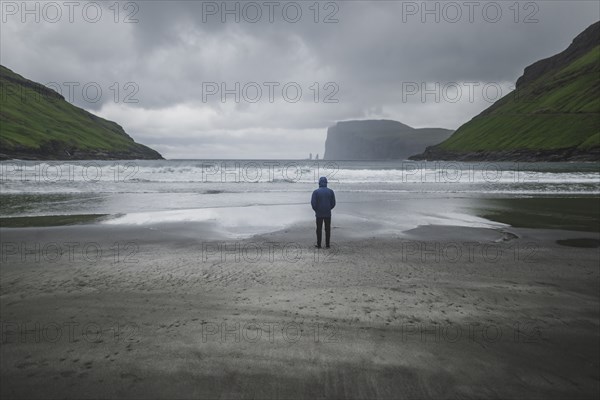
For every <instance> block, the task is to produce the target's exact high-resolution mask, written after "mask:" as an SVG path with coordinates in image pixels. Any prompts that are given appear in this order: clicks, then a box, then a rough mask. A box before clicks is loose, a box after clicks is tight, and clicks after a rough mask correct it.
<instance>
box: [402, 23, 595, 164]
mask: <svg viewBox="0 0 600 400" xmlns="http://www.w3.org/2000/svg"><path fill="white" fill-rule="evenodd" d="M598 45H600V21H599V22H596V23H594V24H592V25H591V26H589V27H588V28H587V29H585V30H584V31H583V32H582V33H580V34H579V35H578V36H577V37H575V39H573V41H572V43H571V44H570V45H569V47H568V48H567V49H565V50H564V51H562V52H560V53H558V54H556V55H554V56H552V57H549V58H546V59H543V60H540V61H537V62H535V63H533V64H531V65H530V66H528V67H526V68H525V71H524V73H523V75H522V76H521V77H520V78H519V79H518V80H517V83H516V89H517V90H516V91H515V92H514V93H512V94H510V95H509V96H512V99H509V98H508V96H506V97H504V98H503V99H501V100H499V101H497V102H496V103H494V104H493V105H492V106H490V107H489V108H487V109H486V110H484V111H483V112H481V113H480V114H479V115H478V116H476V117H474V118H473V119H472V120H471V121H470V122H467V123H466V124H464V125H463V126H461V127H460V128H459V129H458V130H457V131H456V134H455V136H453V137H452V139H456V141H455V142H454V143H451V144H450V145H448V142H450V141H448V142H445V143H440V144H439V145H436V146H431V147H428V148H427V149H426V150H425V151H424V152H423V153H422V154H418V155H414V156H412V157H410V159H412V160H453V161H523V162H539V161H557V162H558V161H596V162H597V161H600V141H599V140H597V139H596V140H593V139H594V138H598V136H597V135H598V133H600V131H599V130H598V127H600V116H599V115H598V110H597V111H592V112H588V111H586V112H582V111H579V110H575V111H569V110H568V109H567V110H566V111H564V110H563V111H561V112H562V113H564V114H565V115H578V116H579V118H583V117H585V116H586V113H587V115H592V118H596V121H598V122H597V124H596V125H595V126H594V127H592V129H590V132H589V134H590V135H595V136H590V140H587V142H588V143H585V142H586V138H584V139H583V140H582V142H581V143H580V145H579V146H572V145H569V146H570V147H569V146H562V147H559V146H556V148H551V149H547V148H546V149H535V148H531V146H522V147H521V148H514V149H505V148H498V149H497V150H485V151H484V150H480V151H471V149H469V147H468V145H469V144H470V143H467V145H466V146H464V147H463V148H464V150H462V149H461V148H460V147H459V146H458V145H457V144H456V142H457V141H458V140H460V139H461V138H466V137H467V135H465V131H467V130H468V128H469V127H470V126H474V125H473V123H474V121H481V118H486V117H489V116H492V115H496V116H497V115H508V116H510V117H511V118H514V121H523V122H527V119H528V118H529V117H539V116H543V115H544V114H546V115H548V116H553V115H555V114H556V113H555V112H554V111H553V110H552V109H551V108H544V104H543V103H542V102H540V104H539V107H540V108H539V109H537V110H534V111H531V113H530V114H526V113H523V114H518V113H512V114H511V113H510V112H504V111H503V110H506V109H507V106H508V107H510V106H511V101H512V104H514V103H515V102H518V101H519V96H520V95H521V94H525V95H526V96H529V97H530V99H527V98H526V97H524V100H523V103H524V104H526V103H527V102H528V100H531V103H532V104H535V102H536V101H537V100H536V99H537V98H538V97H542V96H543V95H546V96H547V97H545V98H544V97H542V98H543V99H547V98H548V97H549V96H551V95H552V96H556V97H558V94H557V93H559V92H558V91H559V90H560V89H561V88H564V87H565V86H566V85H568V84H572V83H573V81H575V80H576V79H578V77H579V76H583V74H590V73H591V74H593V73H596V76H597V77H598V76H600V75H598V65H599V64H598V63H596V64H593V65H590V66H586V67H585V68H582V69H580V70H577V69H575V72H573V71H571V72H570V73H569V74H568V75H567V76H562V77H561V78H560V79H556V80H552V79H549V77H550V78H552V77H553V74H558V73H561V71H564V69H565V68H569V67H572V66H573V65H574V64H576V63H575V61H577V60H579V59H580V58H581V57H583V56H585V55H587V54H590V52H591V51H593V50H594V49H595V48H596V47H597V46H598ZM598 84H599V81H598V79H595V80H592V81H591V82H590V83H587V84H586V85H585V86H586V88H589V89H590V90H589V92H587V91H585V90H579V91H578V93H584V94H585V95H586V96H587V97H586V98H582V99H580V103H583V102H590V104H593V103H592V102H594V101H595V100H596V99H597V93H598V89H599V88H600V86H598ZM519 90H520V91H519ZM588 93H590V94H588ZM562 96H563V97H562V98H560V101H561V102H564V103H565V104H568V103H569V101H571V102H573V100H572V99H570V98H565V97H567V96H568V94H566V95H564V94H562ZM503 112H504V114H502V113H503ZM594 114H595V117H594ZM542 122H543V121H542ZM540 125H541V124H540ZM541 129H543V128H541ZM468 133H469V134H471V133H472V132H468ZM479 133H481V132H479ZM509 133H512V132H507V131H505V130H503V129H502V128H498V130H497V131H496V132H494V135H497V136H498V137H500V138H504V137H505V136H507V134H509ZM527 134H529V133H528V132H524V133H523V136H525V135H527ZM461 135H463V136H461ZM469 137H470V138H472V137H473V135H471V136H469ZM548 140H549V141H551V140H552V137H550V136H549V137H548ZM464 142H465V141H464V140H463V142H462V143H461V144H463V143H464ZM589 142H592V143H589ZM450 146H453V148H452V149H449V148H448V147H450ZM515 147H516V146H515Z"/></svg>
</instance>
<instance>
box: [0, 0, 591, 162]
mask: <svg viewBox="0 0 600 400" xmlns="http://www.w3.org/2000/svg"><path fill="white" fill-rule="evenodd" d="M247 3H249V4H247ZM98 4H101V6H100V7H98ZM223 4H225V3H223V2H222V1H218V2H200V1H198V2H194V1H184V2H172V1H132V2H121V3H119V4H118V7H117V6H115V1H113V0H111V1H108V2H95V3H94V2H92V3H91V4H88V2H85V1H76V2H73V3H68V4H67V3H65V2H62V1H58V2H30V3H28V4H27V6H26V7H23V5H22V2H21V1H18V2H13V1H2V4H1V6H2V7H1V9H2V21H1V28H0V62H1V63H2V65H4V66H6V67H8V68H10V69H12V70H14V71H15V72H17V73H19V74H21V75H23V76H24V77H26V78H29V79H32V80H34V81H37V82H40V83H43V84H46V85H48V86H50V87H53V88H54V89H57V90H60V91H61V92H62V94H63V96H65V98H67V99H68V100H69V101H71V102H72V103H74V104H76V105H77V106H80V107H83V108H85V109H87V110H89V111H91V112H93V113H95V114H98V115H100V116H102V117H104V118H107V119H110V120H114V121H116V122H118V123H119V124H120V125H122V126H123V127H124V128H125V130H126V132H127V133H128V134H130V135H131V136H132V137H133V138H134V139H135V140H136V141H138V142H141V143H144V144H146V145H149V146H151V147H153V148H154V149H156V150H158V151H159V152H160V153H162V154H163V155H164V156H165V157H166V158H305V157H307V155H308V153H309V152H312V153H321V154H322V153H323V152H324V143H325V137H326V130H327V127H328V126H330V125H332V124H334V123H335V122H336V121H340V120H349V119H371V118H372V119H380V118H386V119H394V120H398V121H401V122H403V123H405V124H408V125H411V126H414V127H443V128H450V129H456V128H458V127H459V126H460V125H461V124H463V123H464V122H466V121H468V120H469V119H471V118H472V117H474V116H475V115H477V114H478V113H479V112H481V111H482V110H483V109H485V108H487V107H488V106H489V105H491V104H492V102H493V101H494V100H496V99H497V98H499V96H501V95H504V94H507V93H508V91H509V90H510V89H511V87H512V85H514V82H515V81H516V80H517V78H518V77H519V76H520V75H521V74H522V72H523V69H524V68H525V67H526V66H527V65H529V64H531V63H532V62H535V61H537V60H539V59H542V58H546V57H549V56H551V55H553V54H555V53H557V52H560V51H562V50H563V49H565V48H566V47H567V46H568V45H569V44H570V43H571V41H572V40H573V38H574V37H575V36H576V35H577V34H579V33H580V32H581V31H583V30H584V29H585V28H587V27H588V26H589V25H591V24H592V23H594V22H595V21H597V20H598V18H599V15H600V8H599V7H600V6H599V4H600V3H599V2H597V1H535V2H526V1H523V2H520V3H518V6H515V2H514V1H497V2H475V1H473V2H466V1H458V2H432V1H430V2H427V9H425V7H424V6H423V2H421V1H419V2H406V1H405V2H402V1H375V2H374V1H370V2H368V1H350V2H347V1H338V2H327V1H322V2H319V3H317V6H315V1H314V0H311V1H296V2H286V1H281V2H280V1H271V2H267V1H257V2H244V1H242V2H235V1H229V2H227V5H226V6H224V5H223ZM225 7H226V9H225ZM25 8H27V9H25ZM227 11H229V13H228V12H227ZM427 11H430V12H427ZM36 18H37V19H39V21H38V22H36ZM238 18H239V22H237V21H236V19H238ZM223 19H225V22H223ZM236 82H237V83H239V86H237V87H236ZM70 88H72V89H70ZM84 88H85V90H84ZM238 88H239V89H238ZM418 88H425V89H426V90H427V92H425V93H423V92H419V90H418ZM98 89H100V90H101V92H102V93H101V94H100V93H99V92H98ZM222 89H225V90H226V92H223V90H222ZM459 91H460V95H459ZM499 92H501V93H499ZM223 96H224V97H223ZM236 96H238V97H239V99H236ZM223 100H224V101H223ZM238 100H239V101H238Z"/></svg>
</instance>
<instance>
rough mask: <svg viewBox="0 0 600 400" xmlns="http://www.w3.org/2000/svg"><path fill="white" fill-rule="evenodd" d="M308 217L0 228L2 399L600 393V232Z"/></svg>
mask: <svg viewBox="0 0 600 400" xmlns="http://www.w3.org/2000/svg"><path fill="white" fill-rule="evenodd" d="M312 229H313V228H312V224H309V223H307V224H301V225H297V226H295V227H294V228H291V229H288V230H285V231H282V232H277V233H272V234H268V235H263V236H260V237H254V238H251V239H245V240H241V241H233V240H230V239H229V240H227V239H219V238H216V239H217V240H215V236H214V234H211V233H210V232H198V231H196V230H195V229H194V227H193V226H189V225H164V226H158V227H153V228H152V229H148V228H142V227H132V228H123V227H115V226H112V227H111V226H98V225H89V226H65V227H54V228H19V229H1V230H0V234H1V242H2V260H1V261H2V263H1V264H0V273H1V275H0V300H1V303H0V315H1V324H2V345H1V350H0V354H1V361H0V366H1V389H0V394H1V397H2V398H32V397H37V398H58V397H60V398H106V397H121V398H211V399H212V398H224V399H229V398H290V399H297V398H307V399H314V398H336V399H337V398H369V399H370V398H388V399H391V398H419V399H420V398H435V399H439V398H515V399H516V398H519V399H524V398H528V399H530V398H540V399H547V398H561V399H563V398H597V396H598V394H599V393H600V389H599V385H600V380H599V370H600V368H599V358H600V357H599V345H598V336H599V317H600V311H599V305H600V302H599V291H598V289H599V286H598V285H599V267H598V261H599V254H598V248H576V247H565V246H560V245H558V244H557V243H556V240H558V239H574V238H592V239H596V240H597V239H598V235H597V234H594V233H581V232H568V231H558V230H554V231H549V230H535V229H515V228H510V229H509V230H505V231H500V230H491V229H475V228H459V227H440V226H429V227H421V228H418V229H416V230H413V231H410V232H407V233H406V234H405V235H402V236H398V235H387V236H385V235H383V236H377V237H364V238H356V237H355V236H353V235H351V234H350V232H349V231H346V230H345V229H344V228H343V227H337V226H336V225H335V221H334V230H333V235H334V240H333V242H334V248H333V249H331V250H325V249H323V250H320V251H316V250H315V249H314V248H312V247H311V246H312V234H313V231H312ZM515 235H516V237H515ZM209 238H211V239H212V241H210V240H209ZM66 242H75V243H77V245H74V244H72V245H66V244H65V243H66ZM269 243H270V244H269ZM465 243H467V244H465ZM36 244H37V245H39V247H38V248H36V247H35V246H36ZM53 246H55V247H53ZM83 248H85V250H86V251H82V249H83ZM117 248H118V249H119V250H118V252H117ZM57 249H60V250H62V252H63V253H62V255H59V253H57V252H56V250H57ZM98 249H100V250H101V253H102V255H101V256H99V255H98ZM258 249H260V250H261V252H262V253H260V254H259V253H258ZM459 251H460V254H459V253H458V252H459ZM482 252H483V253H482ZM37 256H39V260H36V258H35V257H37Z"/></svg>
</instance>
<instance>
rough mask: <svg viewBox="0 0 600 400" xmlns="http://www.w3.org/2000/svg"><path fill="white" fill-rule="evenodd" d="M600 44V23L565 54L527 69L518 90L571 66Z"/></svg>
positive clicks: (518, 82)
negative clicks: (549, 73) (541, 77)
mask: <svg viewBox="0 0 600 400" xmlns="http://www.w3.org/2000/svg"><path fill="white" fill-rule="evenodd" d="M599 43H600V21H599V22H596V23H595V24H593V25H591V26H590V27H588V28H587V29H586V30H585V31H583V32H582V33H580V34H579V35H577V37H575V39H573V42H572V43H571V45H570V46H569V47H568V48H567V49H566V50H565V51H563V52H561V53H558V54H556V55H554V56H552V57H548V58H545V59H543V60H540V61H537V62H535V63H533V64H531V65H530V66H528V67H527V68H525V72H524V73H523V76H521V77H520V78H519V79H518V80H517V84H516V87H517V89H520V88H522V87H523V86H525V85H527V84H529V83H531V82H533V81H535V80H536V79H537V78H539V77H540V76H542V75H544V74H546V73H548V72H551V71H554V70H558V69H560V68H562V67H564V66H565V65H568V64H570V63H571V62H573V61H575V60H576V59H578V58H579V57H581V56H582V55H584V54H586V53H587V52H588V51H590V50H592V49H593V48H594V47H595V46H598V44H599Z"/></svg>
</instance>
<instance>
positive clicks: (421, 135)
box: [325, 120, 452, 160]
mask: <svg viewBox="0 0 600 400" xmlns="http://www.w3.org/2000/svg"><path fill="white" fill-rule="evenodd" d="M451 134H452V131H451V130H448V129H441V128H423V129H415V128H412V127H410V126H408V125H405V124H402V123H400V122H397V121H391V120H365V121H343V122H338V123H337V124H335V125H334V126H332V127H329V129H328V130H327V140H326V141H325V159H326V160H388V159H406V158H408V157H409V156H410V155H412V154H417V153H420V152H422V151H423V150H424V149H425V148H426V147H427V146H431V145H434V144H437V143H439V142H442V141H443V140H445V139H447V138H448V137H450V135H451Z"/></svg>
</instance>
